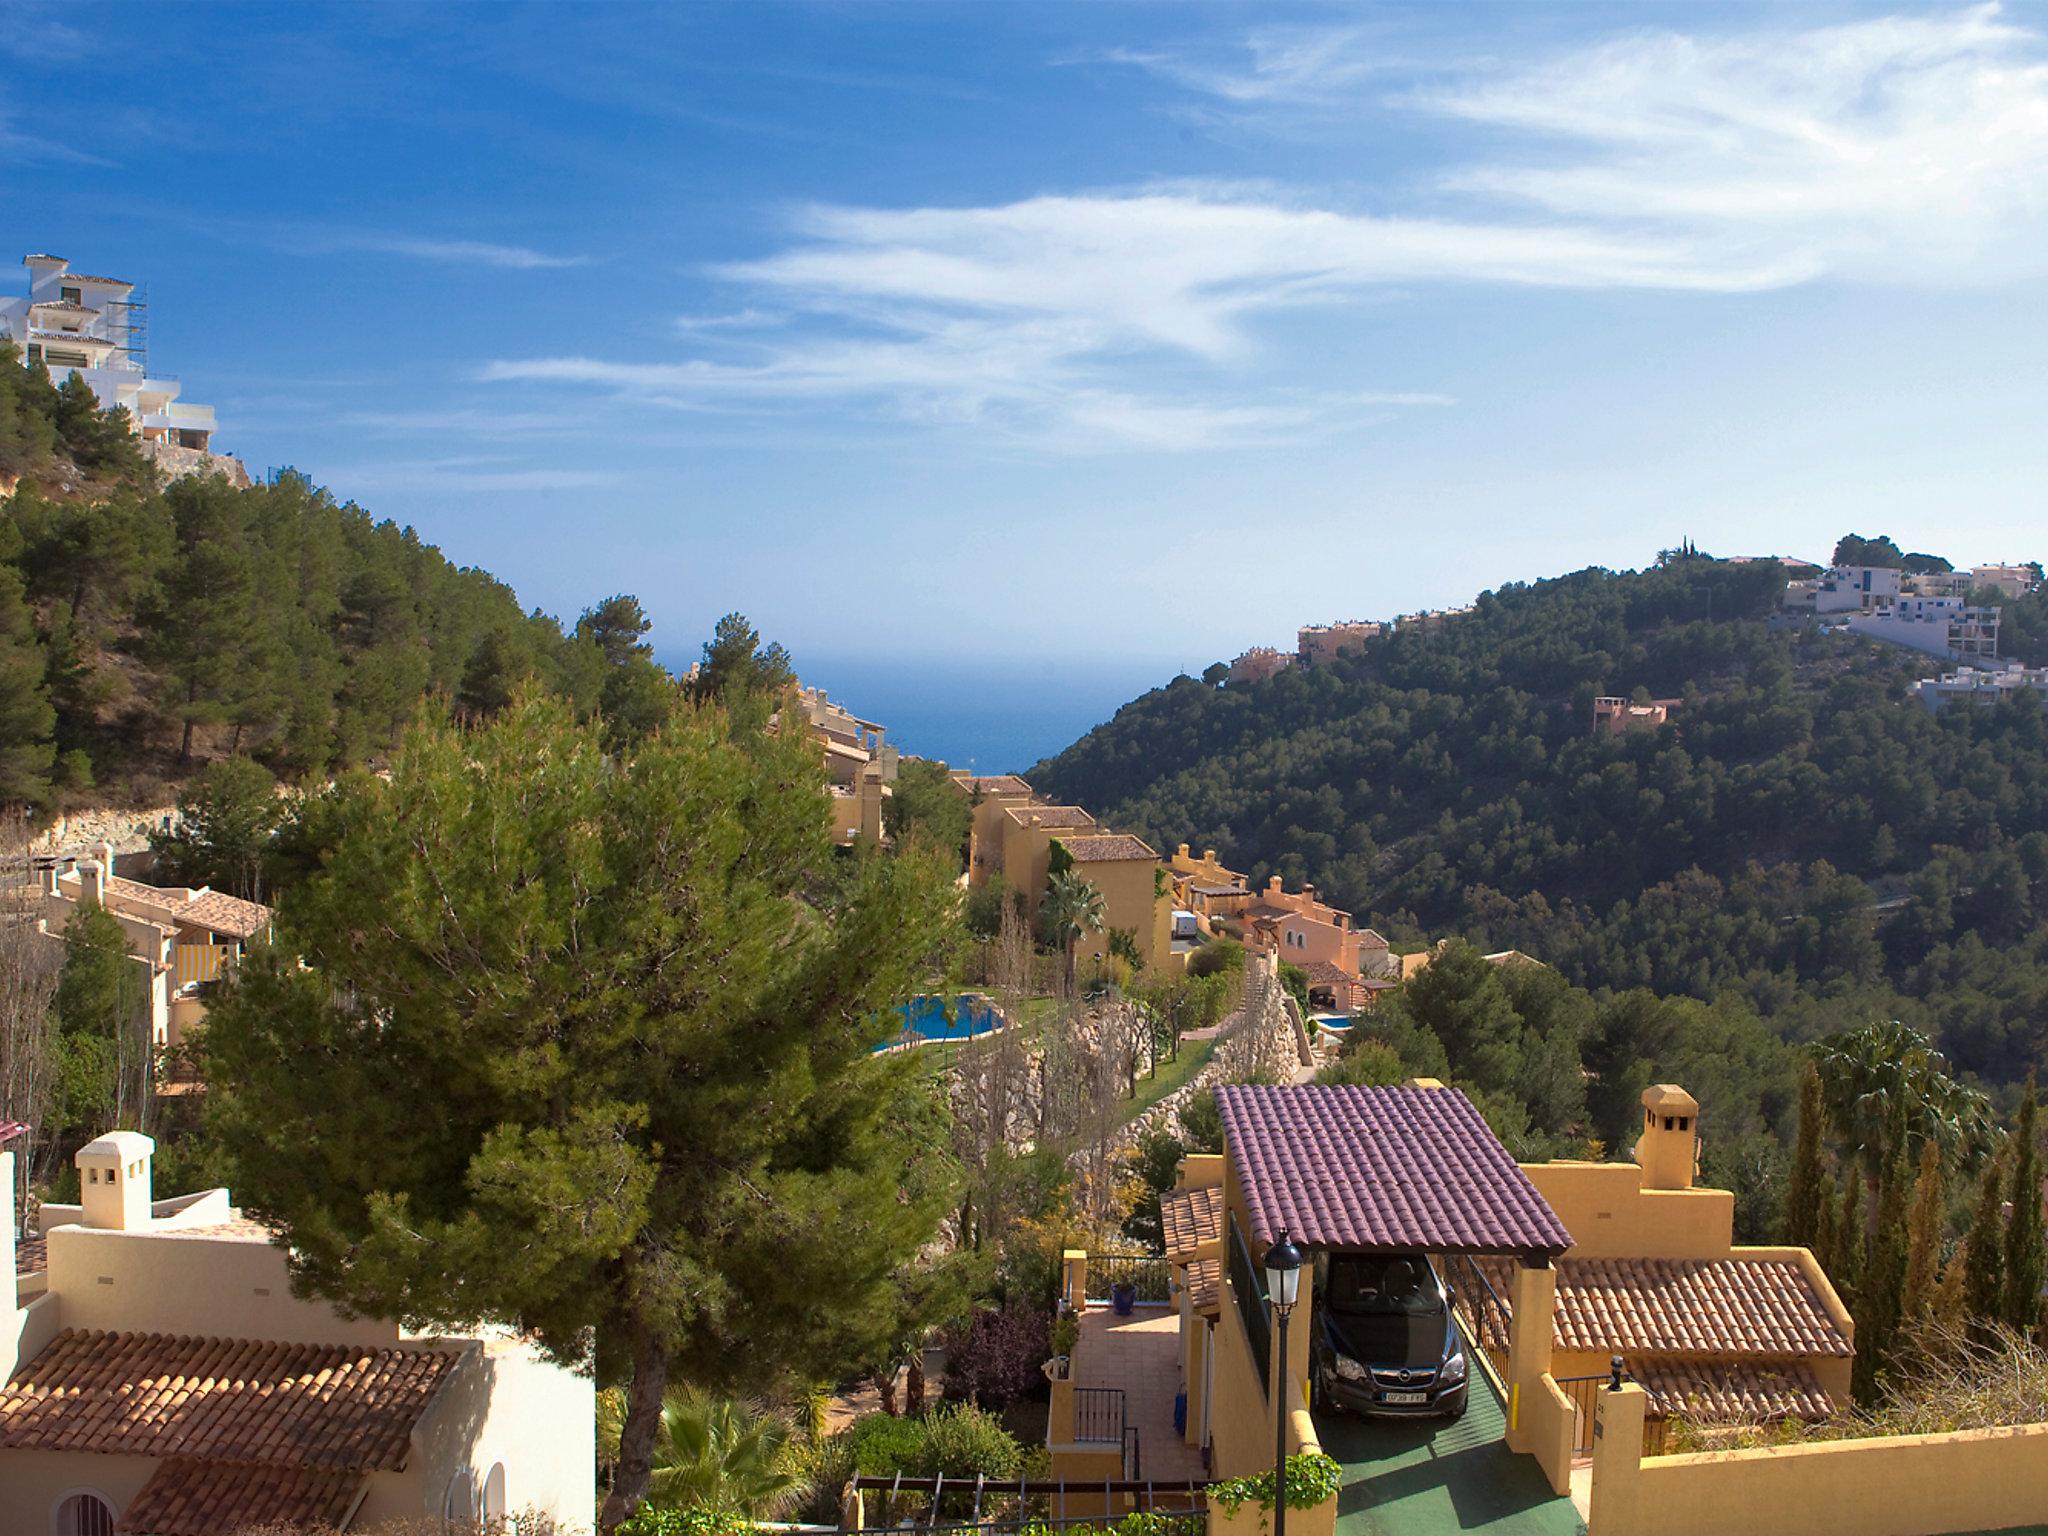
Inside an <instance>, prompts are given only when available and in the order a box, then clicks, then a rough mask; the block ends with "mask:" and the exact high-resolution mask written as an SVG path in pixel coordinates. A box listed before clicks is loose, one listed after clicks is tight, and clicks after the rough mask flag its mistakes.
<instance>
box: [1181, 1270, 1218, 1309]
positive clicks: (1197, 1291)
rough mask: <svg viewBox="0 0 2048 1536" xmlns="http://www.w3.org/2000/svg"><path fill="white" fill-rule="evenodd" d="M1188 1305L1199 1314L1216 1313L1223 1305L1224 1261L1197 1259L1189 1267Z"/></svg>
mask: <svg viewBox="0 0 2048 1536" xmlns="http://www.w3.org/2000/svg"><path fill="white" fill-rule="evenodd" d="M1188 1305H1189V1306H1191V1307H1193V1308H1194V1309H1195V1310H1196V1311H1197V1312H1215V1311H1218V1310H1220V1309H1221V1307H1222V1305H1223V1261H1222V1260H1221V1259H1197V1260H1196V1261H1195V1262H1194V1263H1192V1264H1190V1265H1189V1266H1188Z"/></svg>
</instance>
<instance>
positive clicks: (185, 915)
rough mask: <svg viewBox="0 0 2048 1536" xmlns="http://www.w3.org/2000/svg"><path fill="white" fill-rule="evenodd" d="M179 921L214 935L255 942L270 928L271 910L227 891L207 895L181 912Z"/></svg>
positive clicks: (202, 895)
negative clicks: (253, 939) (254, 938)
mask: <svg viewBox="0 0 2048 1536" xmlns="http://www.w3.org/2000/svg"><path fill="white" fill-rule="evenodd" d="M178 921H179V922H181V923H190V924H191V925H193V926H194V927H197V928H204V929H207V930H208V931H209V932H212V933H228V934H233V935H234V936H235V937H236V938H238V939H247V938H253V937H255V936H256V935H257V934H259V933H261V932H262V931H263V930H264V929H265V928H268V927H269V926H270V908H268V907H266V906H263V905H262V904H261V903H259V902H254V901H244V900H242V898H241V897H239V896H230V895H228V894H227V893H226V892H225V891H207V892H204V893H203V894H201V895H198V896H195V897H193V898H192V899H191V900H190V901H188V902H186V903H185V905H184V906H182V907H180V908H178Z"/></svg>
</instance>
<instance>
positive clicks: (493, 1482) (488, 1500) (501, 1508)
mask: <svg viewBox="0 0 2048 1536" xmlns="http://www.w3.org/2000/svg"><path fill="white" fill-rule="evenodd" d="M504 1518H505V1463H503V1462H502V1461H501V1462H499V1463H497V1464H496V1465H495V1466H493V1467H492V1468H491V1470H490V1471H489V1472H487V1473H485V1474H484V1519H486V1520H502V1519H504Z"/></svg>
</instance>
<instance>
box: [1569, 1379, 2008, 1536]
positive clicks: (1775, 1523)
mask: <svg viewBox="0 0 2048 1536" xmlns="http://www.w3.org/2000/svg"><path fill="white" fill-rule="evenodd" d="M1644 1402H1645V1397H1644V1393H1643V1391H1642V1389H1641V1388H1640V1387H1636V1386H1633V1385H1630V1386H1626V1387H1624V1388H1623V1389H1622V1390H1621V1391H1620V1392H1602V1393H1601V1394H1600V1395H1599V1410H1598V1423H1597V1428H1596V1438H1595V1440H1594V1442H1593V1488H1592V1506H1591V1511H1590V1514H1591V1518H1590V1519H1589V1520H1588V1522H1587V1529H1588V1532H1589V1536H1638V1533H1641V1532H1649V1531H1654V1532H1656V1533H1657V1536H1753V1533H1755V1532H1758V1531H1764V1530H1768V1531H1770V1532H1772V1533H1773V1536H1940V1533H1943V1532H1954V1531H2000V1530H2012V1529H2015V1528H2018V1527H2038V1526H2039V1524H2040V1523H2041V1520H2042V1517H2043V1515H2044V1513H2048V1424H2028V1425H2023V1426H2020V1427H2018V1428H2012V1429H1984V1430H1965V1431H1962V1432H1960V1433H1956V1434H1946V1435H1901V1436H1896V1437H1892V1438H1888V1439H1878V1440H1835V1441H1827V1442H1824V1443H1821V1444H1817V1445H1797V1446H1781V1447H1776V1448H1772V1449H1768V1450H1753V1451H1717V1452H1712V1453H1708V1454H1703V1455H1691V1456H1655V1457H1650V1458H1647V1459H1646V1458H1645V1457H1644V1456H1643V1454H1642V1420H1643V1407H1644Z"/></svg>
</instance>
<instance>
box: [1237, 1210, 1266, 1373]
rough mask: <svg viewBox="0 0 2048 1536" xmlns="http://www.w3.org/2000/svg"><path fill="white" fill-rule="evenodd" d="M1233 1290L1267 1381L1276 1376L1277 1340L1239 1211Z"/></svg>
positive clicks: (1263, 1288) (1238, 1313) (1255, 1354)
mask: <svg viewBox="0 0 2048 1536" xmlns="http://www.w3.org/2000/svg"><path fill="white" fill-rule="evenodd" d="M1230 1290H1231V1294H1232V1295H1233V1296H1235V1297H1236V1298H1237V1315H1238V1317H1239V1318H1240V1319H1242V1320H1243V1322H1244V1334H1245V1338H1246V1339H1247V1340H1249V1341H1250V1343H1251V1346H1252V1360H1253V1362H1254V1363H1255V1364H1256V1365H1257V1366H1258V1368H1259V1382H1260V1384H1261V1385H1264V1384H1265V1383H1266V1382H1268V1381H1270V1380H1272V1374H1273V1365H1272V1361H1273V1340H1272V1329H1273V1323H1272V1319H1271V1318H1270V1317H1269V1316H1268V1315H1267V1312H1266V1291H1265V1287H1264V1286H1263V1285H1262V1284H1261V1283H1260V1279H1259V1267H1258V1265H1256V1264H1254V1263H1253V1262H1252V1251H1251V1249H1249V1248H1247V1247H1246V1246H1245V1241H1244V1229H1243V1228H1241V1227H1239V1226H1238V1224H1237V1215H1236V1213H1235V1212H1233V1213H1232V1214H1231V1217H1230Z"/></svg>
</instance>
